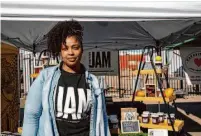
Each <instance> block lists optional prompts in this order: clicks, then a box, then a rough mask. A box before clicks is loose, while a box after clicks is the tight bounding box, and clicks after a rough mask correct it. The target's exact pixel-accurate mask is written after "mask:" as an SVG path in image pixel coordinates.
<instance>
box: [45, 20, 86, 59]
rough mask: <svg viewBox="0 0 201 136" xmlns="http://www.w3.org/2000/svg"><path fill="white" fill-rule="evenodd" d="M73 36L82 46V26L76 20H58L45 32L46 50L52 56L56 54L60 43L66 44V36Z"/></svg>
mask: <svg viewBox="0 0 201 136" xmlns="http://www.w3.org/2000/svg"><path fill="white" fill-rule="evenodd" d="M68 36H75V37H76V38H77V40H78V41H79V42H80V44H81V47H82V40H83V38H82V37H83V27H82V26H81V25H80V23H79V22H78V21H75V20H71V21H61V22H58V23H57V24H56V25H55V26H54V27H53V28H52V29H51V30H50V31H49V32H48V34H47V44H48V51H49V52H50V53H52V55H53V56H58V55H59V53H60V51H61V45H62V44H64V45H66V43H65V42H66V38H67V37H68Z"/></svg>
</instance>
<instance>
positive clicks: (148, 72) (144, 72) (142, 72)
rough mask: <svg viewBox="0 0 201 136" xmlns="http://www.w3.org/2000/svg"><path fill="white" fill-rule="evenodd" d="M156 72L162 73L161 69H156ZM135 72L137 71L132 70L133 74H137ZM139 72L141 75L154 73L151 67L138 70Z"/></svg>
mask: <svg viewBox="0 0 201 136" xmlns="http://www.w3.org/2000/svg"><path fill="white" fill-rule="evenodd" d="M156 72H157V73H158V74H161V73H162V70H161V69H157V70H156ZM137 73H138V70H135V71H133V74H134V75H137ZM140 74H141V75H146V74H155V72H154V70H153V69H151V70H140Z"/></svg>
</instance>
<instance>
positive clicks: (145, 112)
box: [142, 111, 150, 114]
mask: <svg viewBox="0 0 201 136" xmlns="http://www.w3.org/2000/svg"><path fill="white" fill-rule="evenodd" d="M142 114H150V112H149V111H143V113H142Z"/></svg>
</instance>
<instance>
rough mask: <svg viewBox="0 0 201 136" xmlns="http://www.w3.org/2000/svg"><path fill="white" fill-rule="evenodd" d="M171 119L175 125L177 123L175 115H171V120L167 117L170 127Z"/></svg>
mask: <svg viewBox="0 0 201 136" xmlns="http://www.w3.org/2000/svg"><path fill="white" fill-rule="evenodd" d="M170 119H171V120H172V122H173V124H174V122H175V114H170V118H169V117H168V116H167V122H168V125H169V126H171V122H170Z"/></svg>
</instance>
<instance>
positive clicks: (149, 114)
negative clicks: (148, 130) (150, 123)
mask: <svg viewBox="0 0 201 136" xmlns="http://www.w3.org/2000/svg"><path fill="white" fill-rule="evenodd" d="M142 114H146V115H148V116H149V118H150V117H151V113H150V112H149V111H143V113H142Z"/></svg>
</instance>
